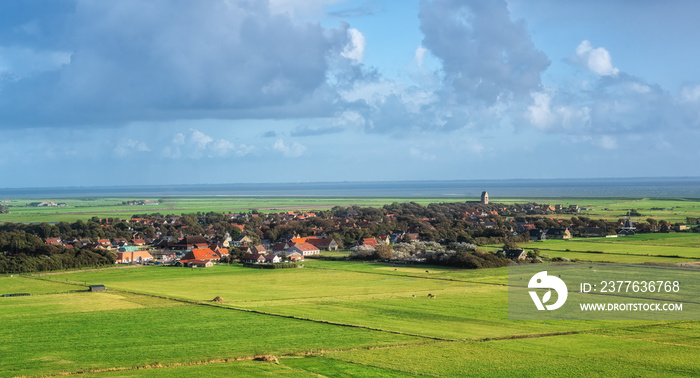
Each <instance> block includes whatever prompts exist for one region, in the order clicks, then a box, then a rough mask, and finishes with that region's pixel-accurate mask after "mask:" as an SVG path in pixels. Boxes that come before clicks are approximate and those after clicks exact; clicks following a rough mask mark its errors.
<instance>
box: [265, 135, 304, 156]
mask: <svg viewBox="0 0 700 378" xmlns="http://www.w3.org/2000/svg"><path fill="white" fill-rule="evenodd" d="M272 149H274V150H275V151H278V152H281V153H282V155H284V156H286V157H292V158H294V157H299V156H301V155H303V154H304V152H305V151H306V146H304V145H303V144H301V143H299V142H293V143H292V144H287V143H285V142H284V141H283V140H282V139H277V140H276V141H275V144H274V145H273V146H272Z"/></svg>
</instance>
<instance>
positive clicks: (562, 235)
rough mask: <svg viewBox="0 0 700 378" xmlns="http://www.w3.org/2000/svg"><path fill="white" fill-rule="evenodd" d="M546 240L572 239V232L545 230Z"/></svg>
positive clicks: (559, 229)
mask: <svg viewBox="0 0 700 378" xmlns="http://www.w3.org/2000/svg"><path fill="white" fill-rule="evenodd" d="M544 238H545V239H558V240H564V239H571V231H569V229H568V228H550V229H547V230H544Z"/></svg>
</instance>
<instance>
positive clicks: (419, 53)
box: [413, 46, 428, 68]
mask: <svg viewBox="0 0 700 378" xmlns="http://www.w3.org/2000/svg"><path fill="white" fill-rule="evenodd" d="M427 52H428V49H426V48H425V47H423V46H418V48H417V49H416V52H415V54H414V56H413V58H414V59H415V61H416V65H417V66H418V67H421V68H423V60H424V59H425V54H426V53H427Z"/></svg>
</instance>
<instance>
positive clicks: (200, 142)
mask: <svg viewBox="0 0 700 378" xmlns="http://www.w3.org/2000/svg"><path fill="white" fill-rule="evenodd" d="M190 131H191V132H192V135H191V136H190V140H191V141H192V143H193V144H194V146H195V147H196V148H198V149H200V150H203V149H205V148H206V147H207V144H209V143H211V142H213V141H214V138H212V137H210V136H209V135H206V134H204V133H203V132H201V131H199V130H195V129H191V130H190Z"/></svg>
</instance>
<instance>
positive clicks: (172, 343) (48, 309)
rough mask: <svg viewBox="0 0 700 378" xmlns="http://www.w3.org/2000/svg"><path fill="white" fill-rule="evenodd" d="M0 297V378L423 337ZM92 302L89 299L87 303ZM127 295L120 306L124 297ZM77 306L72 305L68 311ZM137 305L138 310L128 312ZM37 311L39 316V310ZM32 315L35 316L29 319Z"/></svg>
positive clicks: (109, 300)
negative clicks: (0, 322)
mask: <svg viewBox="0 0 700 378" xmlns="http://www.w3.org/2000/svg"><path fill="white" fill-rule="evenodd" d="M57 295H67V296H71V297H69V298H66V297H64V298H56V297H55V296H52V295H44V296H37V297H30V298H32V299H33V300H34V301H33V302H28V301H26V297H23V298H19V297H14V298H0V304H1V305H0V313H2V314H3V315H2V320H3V327H1V328H0V339H2V340H3V343H2V345H0V355H2V356H3V358H2V359H0V376H3V377H5V376H17V375H38V374H54V373H60V372H79V371H92V370H101V369H109V368H133V367H138V366H145V365H157V364H162V365H166V366H167V365H168V364H181V363H192V362H207V361H218V360H225V359H233V358H247V357H250V356H255V355H263V354H273V355H294V354H305V353H310V352H311V353H317V352H319V351H329V350H343V349H348V348H363V347H377V346H383V345H397V344H399V345H403V344H406V343H413V342H418V341H421V339H420V338H416V337H411V336H405V335H398V334H392V333H387V332H378V331H372V330H367V329H360V328H348V327H339V326H333V325H329V324H323V323H319V322H311V321H303V320H295V319H289V318H283V317H276V316H266V315H261V314H255V313H249V312H243V311H236V310H229V309H224V308H217V307H208V306H196V305H182V304H181V303H178V302H175V304H176V305H174V306H173V305H172V303H173V301H170V300H165V299H157V298H149V297H146V299H145V300H143V299H134V298H135V297H137V296H132V295H129V294H123V293H114V292H100V293H80V294H57ZM88 295H89V296H91V297H92V298H90V299H87V298H86V296H88ZM120 296H122V297H123V298H122V299H119V298H118V297H120ZM69 302H72V303H70V304H67V303H69ZM125 303H131V304H132V305H133V306H132V308H125V306H124V304H125ZM35 310H36V311H38V312H33V311H35ZM28 313H33V314H34V315H33V316H27V314H28Z"/></svg>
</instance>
